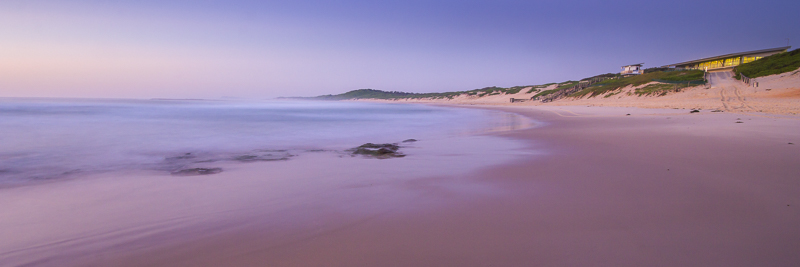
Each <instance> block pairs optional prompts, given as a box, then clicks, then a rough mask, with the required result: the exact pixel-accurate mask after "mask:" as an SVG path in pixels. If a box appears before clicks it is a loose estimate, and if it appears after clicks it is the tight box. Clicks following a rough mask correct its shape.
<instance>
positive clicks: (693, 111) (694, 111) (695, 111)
mask: <svg viewBox="0 0 800 267" xmlns="http://www.w3.org/2000/svg"><path fill="white" fill-rule="evenodd" d="M697 112H700V110H696V109H693V110H692V111H689V113H697Z"/></svg>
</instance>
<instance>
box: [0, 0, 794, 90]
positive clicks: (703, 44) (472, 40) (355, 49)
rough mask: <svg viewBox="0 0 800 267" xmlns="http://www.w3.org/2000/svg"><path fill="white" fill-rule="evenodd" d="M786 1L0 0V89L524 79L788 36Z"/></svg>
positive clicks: (481, 83) (789, 4)
mask: <svg viewBox="0 0 800 267" xmlns="http://www.w3.org/2000/svg"><path fill="white" fill-rule="evenodd" d="M798 10H800V1H797V0H791V1H789V0H782V1H776V0H761V1H753V0H726V1H703V0H694V1H684V0H672V1H641V0H636V1H592V0H586V1H570V0H562V1H549V0H545V1H515V0H492V1H472V0H459V1H450V0H440V1H437V0H425V1H418V0H405V1H392V0H388V1H363V0H339V1H310V0H293V1H269V0H263V1H242V0H226V1H216V0H194V1H188V0H187V1H167V0H162V1H151V0H142V1H114V0H105V1H69V0H62V1H39V0H24V1H17V0H0V97H80V98H87V97H88V98H211V99H218V98H242V99H269V98H273V97H279V96H316V95H323V94H338V93H343V92H346V91H349V90H354V89H361V88H372V89H379V90H387V91H405V92H444V91H461V90H471V89H477V88H483V87H487V86H501V87H510V86H517V85H535V84H544V83H550V82H561V81H566V80H577V79H581V78H586V77H590V76H594V75H597V74H602V73H609V72H618V71H619V70H620V66H622V65H626V64H634V63H641V62H644V63H645V67H657V66H662V65H667V64H671V63H677V62H682V61H688V60H693V59H698V58H703V57H710V56H717V55H721V54H728V53H735V52H742V51H749V50H758V49H766V48H773V47H781V46H786V45H787V42H788V43H789V44H790V45H792V46H793V49H794V48H796V47H800V16H798V15H797V11H798ZM787 39H788V41H787Z"/></svg>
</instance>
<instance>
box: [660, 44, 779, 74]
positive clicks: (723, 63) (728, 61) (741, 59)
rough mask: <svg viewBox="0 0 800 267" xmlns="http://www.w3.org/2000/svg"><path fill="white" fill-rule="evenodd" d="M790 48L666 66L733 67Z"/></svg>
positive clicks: (757, 51)
mask: <svg viewBox="0 0 800 267" xmlns="http://www.w3.org/2000/svg"><path fill="white" fill-rule="evenodd" d="M789 48H791V46H784V47H778V48H771V49H762V50H755V51H748V52H740V53H733V54H727V55H721V56H716V57H709V58H701V59H697V60H692V61H686V62H681V63H676V64H671V65H666V66H664V67H669V68H678V69H699V70H713V69H722V68H732V67H736V66H739V65H740V64H744V63H749V62H753V61H756V60H759V59H761V58H763V57H766V56H771V55H774V54H777V53H783V52H786V50H789Z"/></svg>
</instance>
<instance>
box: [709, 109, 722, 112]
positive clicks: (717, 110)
mask: <svg viewBox="0 0 800 267" xmlns="http://www.w3.org/2000/svg"><path fill="white" fill-rule="evenodd" d="M711 112H723V111H722V110H719V109H715V110H712V111H711Z"/></svg>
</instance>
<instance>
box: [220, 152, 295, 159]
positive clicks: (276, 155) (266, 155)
mask: <svg viewBox="0 0 800 267" xmlns="http://www.w3.org/2000/svg"><path fill="white" fill-rule="evenodd" d="M292 156H294V155H292V154H289V152H288V151H286V150H259V151H256V152H253V153H251V154H246V155H239V156H235V157H233V160H235V161H240V162H256V161H281V160H289V158H290V157H292Z"/></svg>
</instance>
